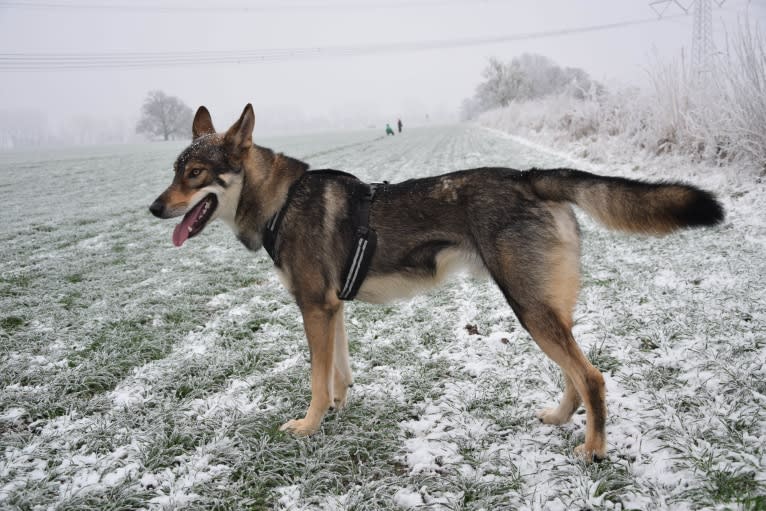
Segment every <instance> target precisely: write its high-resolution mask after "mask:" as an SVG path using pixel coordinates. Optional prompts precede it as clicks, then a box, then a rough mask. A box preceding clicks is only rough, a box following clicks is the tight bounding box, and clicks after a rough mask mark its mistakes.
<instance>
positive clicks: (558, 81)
mask: <svg viewBox="0 0 766 511" xmlns="http://www.w3.org/2000/svg"><path fill="white" fill-rule="evenodd" d="M482 78H483V81H482V82H481V83H480V84H479V85H478V86H477V87H476V93H475V94H474V95H473V97H472V98H469V99H466V100H465V101H464V102H463V105H462V109H461V115H462V117H463V119H473V118H475V117H476V116H477V115H478V114H480V113H481V112H485V111H488V110H492V109H494V108H498V107H507V106H508V105H510V104H511V103H512V102H514V101H529V100H533V99H536V98H541V97H545V96H550V95H554V94H565V95H567V96H571V97H573V98H580V99H582V98H583V97H584V96H585V94H586V93H587V91H590V90H591V89H598V88H600V86H599V85H598V84H597V83H596V82H594V81H592V80H591V79H590V77H589V76H588V73H586V72H585V71H583V70H582V69H579V68H570V67H567V68H562V67H559V66H557V65H556V64H555V63H554V62H553V61H552V60H551V59H549V58H548V57H543V56H542V55H535V54H527V53H525V54H523V55H521V56H519V57H516V58H514V59H513V60H511V61H510V62H508V63H503V62H502V61H500V60H498V59H496V58H491V59H489V62H488V63H487V67H486V68H484V71H483V72H482Z"/></svg>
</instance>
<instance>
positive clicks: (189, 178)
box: [149, 104, 255, 247]
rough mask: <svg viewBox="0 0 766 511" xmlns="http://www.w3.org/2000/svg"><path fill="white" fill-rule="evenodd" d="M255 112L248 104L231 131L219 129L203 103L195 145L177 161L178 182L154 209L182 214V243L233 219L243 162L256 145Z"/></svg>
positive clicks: (178, 240)
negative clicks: (218, 220)
mask: <svg viewBox="0 0 766 511" xmlns="http://www.w3.org/2000/svg"><path fill="white" fill-rule="evenodd" d="M254 124H255V114H254V113H253V107H252V105H250V104H248V105H247V106H246V107H245V110H244V111H243V112H242V115H241V116H240V118H239V120H238V121H237V122H235V123H234V125H233V126H232V127H231V128H229V130H228V131H227V132H226V133H223V134H220V133H216V131H215V128H214V127H213V121H212V120H211V118H210V112H208V110H207V108H205V107H204V106H201V107H199V110H197V114H196V115H195V116H194V122H193V123H192V143H191V145H190V146H189V147H187V148H186V149H184V150H183V152H181V154H180V155H179V156H178V158H177V159H176V161H175V163H174V164H173V172H174V175H173V182H172V183H170V186H168V188H167V189H166V190H165V191H164V192H162V194H161V195H160V196H159V197H157V200H155V201H154V202H153V203H152V205H151V206H149V211H151V212H152V214H153V215H154V216H156V217H158V218H173V217H178V216H181V215H183V219H182V220H181V223H179V224H178V225H176V227H175V229H174V230H173V244H174V245H175V246H177V247H180V246H181V245H183V243H184V242H185V241H186V240H187V239H189V238H191V237H193V236H196V235H197V234H199V233H200V232H202V230H203V229H204V228H205V226H206V225H207V224H209V223H210V222H212V221H213V220H215V219H216V218H221V219H223V220H226V221H229V222H233V219H234V214H235V212H236V208H237V203H238V201H239V193H240V189H241V184H242V172H243V166H244V164H245V162H246V161H247V159H248V157H249V156H250V154H251V152H252V151H253V150H254V149H253V138H252V137H253V126H254Z"/></svg>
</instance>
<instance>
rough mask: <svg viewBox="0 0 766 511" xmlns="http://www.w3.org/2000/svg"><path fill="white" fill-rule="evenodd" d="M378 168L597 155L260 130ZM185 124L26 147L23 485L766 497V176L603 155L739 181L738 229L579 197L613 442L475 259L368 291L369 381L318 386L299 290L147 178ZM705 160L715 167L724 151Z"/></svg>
mask: <svg viewBox="0 0 766 511" xmlns="http://www.w3.org/2000/svg"><path fill="white" fill-rule="evenodd" d="M258 142H259V143H262V144H263V145H271V146H272V147H274V148H275V149H277V150H282V151H285V152H286V153H288V154H291V155H294V156H297V157H303V158H306V159H307V160H308V161H309V162H310V163H311V164H312V165H313V166H314V167H315V168H322V167H331V168H337V169H341V170H346V171H350V172H354V173H356V174H358V175H359V176H360V177H362V178H363V179H367V180H390V181H400V180H403V179H407V178H410V177H416V176H421V175H433V174H438V173H442V172H448V171H451V170H457V169H460V168H467V167H474V166H481V165H506V166H514V167H519V168H527V167H530V166H538V167H545V166H557V165H572V164H573V162H572V160H570V159H569V158H568V157H566V155H564V154H557V153H551V152H546V151H544V150H543V149H542V148H540V147H535V146H533V145H530V144H526V143H524V142H523V141H520V140H518V139H512V138H509V137H506V136H502V135H499V134H497V133H492V132H488V131H486V130H482V129H479V128H473V127H465V126H459V127H436V128H429V129H421V130H407V131H406V132H405V133H404V135H403V136H396V137H390V138H380V137H379V136H378V134H377V133H373V132H360V133H355V134H333V135H325V136H316V137H290V138H285V139H272V140H258ZM181 147H182V146H181V145H178V144H153V145H146V146H134V147H122V146H121V147H112V148H103V147H102V148H94V149H92V150H83V149H80V150H57V151H47V152H44V153H4V154H1V155H0V190H2V195H3V202H4V210H3V211H4V215H3V217H4V220H5V222H4V223H3V225H2V226H0V256H1V257H0V272H1V273H0V275H1V276H2V280H0V310H1V311H2V312H1V313H0V446H1V447H0V453H1V454H0V508H10V509H74V508H76V509H178V508H183V509H238V508H253V509H260V508H269V509H273V508H277V509H392V508H403V509H406V508H425V509H573V508H594V509H663V508H664V509H701V508H710V509H715V508H727V507H729V508H732V507H733V508H743V509H760V507H759V506H761V507H762V506H763V505H764V500H763V499H764V484H765V483H764V478H765V476H764V474H766V470H765V465H766V458H765V457H764V447H763V445H764V444H766V439H765V437H766V420H765V418H764V405H765V404H766V385H765V384H764V382H765V381H766V374H764V368H765V367H766V335H764V325H766V296H764V295H765V294H766V293H765V291H764V284H763V280H762V277H763V275H766V258H764V257H763V256H762V253H763V248H764V240H765V239H766V236H764V225H763V222H762V219H763V217H762V209H759V208H760V205H761V204H762V203H763V193H762V190H761V189H760V188H756V187H754V186H748V184H747V183H746V182H742V181H739V182H729V181H727V180H725V179H723V178H718V177H716V176H715V175H711V173H710V172H708V171H707V170H708V169H700V168H698V167H693V166H684V167H679V168H677V169H675V170H673V171H670V170H669V169H668V168H667V167H665V168H663V166H662V165H663V164H667V163H668V161H667V160H654V161H652V162H641V168H640V169H638V170H633V167H634V166H633V165H631V166H627V165H619V166H616V167H614V168H607V167H604V166H600V167H594V166H590V165H587V164H585V163H583V162H579V163H577V164H578V165H579V166H581V167H583V166H584V167H585V168H586V170H597V171H601V172H605V173H617V174H622V175H634V176H653V177H676V178H687V179H690V180H693V181H695V182H700V180H702V184H704V185H706V186H709V187H711V188H714V189H716V191H718V192H720V193H721V195H722V198H723V200H724V202H725V204H726V207H727V210H728V212H729V217H728V219H727V222H726V223H725V224H724V225H723V226H722V227H720V228H716V229H710V230H700V231H694V232H689V233H682V234H680V235H676V236H673V237H668V238H663V239H655V238H642V237H628V236H624V235H620V234H614V233H609V232H607V231H605V230H603V229H601V228H599V227H596V226H595V225H594V224H593V223H592V222H591V221H590V220H588V219H587V218H584V217H581V223H582V226H583V238H584V253H583V275H584V289H583V292H582V294H581V298H580V301H579V305H578V308H577V311H576V314H575V317H576V326H575V336H576V337H577V339H578V340H579V342H580V343H581V345H582V347H583V349H584V350H585V351H586V353H588V354H589V356H590V357H591V359H592V360H593V361H594V363H595V364H596V365H598V366H599V367H600V368H601V369H602V370H603V371H604V373H605V375H606V380H607V401H608V407H609V412H610V415H609V418H608V425H607V427H608V433H609V448H610V457H609V459H608V460H607V461H605V462H604V463H602V464H599V465H593V466H585V465H583V464H581V463H579V462H578V461H577V460H576V459H574V458H573V457H572V454H571V452H572V449H573V448H574V446H575V445H577V444H578V443H580V442H581V441H582V436H583V432H584V415H582V414H578V415H576V416H575V419H574V421H573V423H571V424H568V425H565V426H563V427H552V426H547V425H543V424H540V423H539V422H538V421H537V420H536V419H535V418H534V411H535V410H536V409H538V408H540V407H543V406H550V405H551V404H553V403H555V401H556V400H557V399H558V397H559V393H560V388H561V385H562V382H561V377H560V375H559V372H558V370H557V369H556V368H555V366H554V365H553V364H552V363H551V362H549V361H548V360H547V359H546V358H545V357H544V355H543V354H542V353H541V352H540V351H539V350H538V349H537V347H536V346H535V345H534V343H533V342H532V341H531V339H530V338H529V336H528V335H527V334H526V333H525V332H524V331H523V330H522V329H521V328H520V326H519V325H518V323H517V322H516V321H515V319H514V318H513V317H512V314H511V311H510V309H509V308H508V306H507V305H506V304H505V303H504V301H503V299H502V296H501V294H500V293H499V291H497V290H496V289H495V288H494V287H493V286H491V285H490V284H489V283H486V282H481V281H475V280H471V279H468V278H467V277H460V278H458V279H456V280H454V281H453V282H452V283H451V284H450V285H449V286H447V287H445V288H442V289H441V290H439V291H436V292H433V293H430V294H428V295H425V296H420V297H417V298H415V299H413V300H412V301H410V302H407V303H405V304H395V305H389V306H370V305H365V304H361V303H353V304H350V306H349V307H348V308H347V313H346V316H347V319H348V331H349V335H350V338H351V357H352V368H353V371H354V376H355V386H354V388H353V389H352V390H351V393H350V398H349V405H348V408H347V409H346V410H344V411H343V412H340V413H330V414H329V415H328V416H327V418H326V419H325V421H324V423H323V426H322V429H321V431H320V432H319V433H318V434H317V435H316V436H314V437H312V438H309V439H294V438H291V437H289V436H286V435H284V434H282V433H280V432H279V431H278V427H279V425H280V424H282V423H283V422H284V421H285V420H287V419H289V418H293V417H297V416H299V415H300V414H301V413H302V412H304V411H305V407H306V405H307V404H308V400H309V372H308V371H309V363H308V349H307V346H306V342H305V340H304V338H303V329H302V325H301V320H300V314H299V312H298V309H297V307H296V306H295V305H294V304H293V303H292V300H291V299H290V297H289V295H288V294H287V293H286V292H285V291H284V290H283V289H282V288H281V285H280V284H279V282H278V280H277V279H276V277H275V276H274V274H273V272H272V271H271V269H270V266H271V265H270V261H269V260H268V258H267V256H265V254H263V253H259V254H256V255H253V254H251V253H248V252H247V251H246V250H245V249H244V248H242V247H241V246H240V245H239V243H238V242H237V241H236V240H235V239H234V237H233V236H231V234H230V232H229V231H228V230H227V229H226V228H225V226H223V225H213V226H210V227H209V228H208V229H207V230H206V232H205V233H204V234H203V235H201V236H200V237H199V238H196V239H194V240H192V241H191V242H189V243H187V244H186V245H184V247H183V248H181V249H175V248H173V247H172V245H171V243H170V233H171V231H172V225H173V222H172V221H166V222H161V221H158V220H156V219H155V218H153V217H151V215H150V214H149V213H148V211H147V205H148V204H149V203H150V202H151V201H152V200H153V199H154V197H155V196H156V195H157V194H158V193H159V192H160V191H161V190H162V189H163V188H164V187H165V186H166V185H167V183H168V182H169V180H170V177H171V175H170V171H169V169H170V166H171V164H172V161H173V159H174V158H175V156H176V154H177V152H178V151H180V149H181ZM703 176H704V177H703Z"/></svg>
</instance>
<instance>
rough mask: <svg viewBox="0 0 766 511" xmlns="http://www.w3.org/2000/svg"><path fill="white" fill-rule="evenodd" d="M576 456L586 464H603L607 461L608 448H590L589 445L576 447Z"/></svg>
mask: <svg viewBox="0 0 766 511" xmlns="http://www.w3.org/2000/svg"><path fill="white" fill-rule="evenodd" d="M574 454H575V456H576V457H578V458H580V459H581V460H582V461H584V462H585V463H593V462H596V463H601V462H602V461H604V460H605V459H606V447H589V446H588V445H587V444H580V445H578V446H577V447H575V450H574Z"/></svg>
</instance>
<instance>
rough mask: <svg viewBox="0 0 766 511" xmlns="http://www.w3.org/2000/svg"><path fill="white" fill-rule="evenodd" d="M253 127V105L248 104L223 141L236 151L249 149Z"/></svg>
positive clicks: (251, 144) (251, 143) (251, 142)
mask: <svg viewBox="0 0 766 511" xmlns="http://www.w3.org/2000/svg"><path fill="white" fill-rule="evenodd" d="M254 127H255V113H254V112H253V105H251V104H250V103H248V104H247V106H246V107H245V109H244V110H243V111H242V115H241V116H240V118H239V120H238V121H237V122H235V123H234V125H233V126H232V127H231V128H229V131H227V132H226V136H225V137H224V140H225V141H226V143H227V144H229V145H230V146H232V147H234V148H235V149H237V150H246V149H249V148H250V147H252V146H253V128H254Z"/></svg>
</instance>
